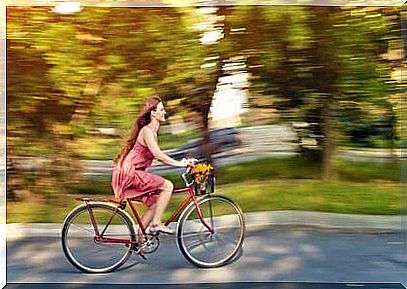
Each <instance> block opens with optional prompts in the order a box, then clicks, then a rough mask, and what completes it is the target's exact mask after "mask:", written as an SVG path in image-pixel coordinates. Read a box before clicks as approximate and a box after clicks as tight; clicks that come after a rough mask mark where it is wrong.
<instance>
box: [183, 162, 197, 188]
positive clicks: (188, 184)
mask: <svg viewBox="0 0 407 289" xmlns="http://www.w3.org/2000/svg"><path fill="white" fill-rule="evenodd" d="M191 168H192V167H191V166H187V169H186V170H185V173H183V174H182V175H181V176H182V178H183V179H184V181H185V185H186V186H187V187H190V186H191V185H192V184H193V183H194V181H192V182H190V183H188V180H187V175H188V174H189V172H190V171H191Z"/></svg>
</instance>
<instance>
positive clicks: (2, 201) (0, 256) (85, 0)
mask: <svg viewBox="0 0 407 289" xmlns="http://www.w3.org/2000/svg"><path fill="white" fill-rule="evenodd" d="M73 1H75V0H73ZM164 1H165V0H147V1H143V0H77V1H75V2H80V4H81V5H82V6H99V7H174V6H219V5H226V6H233V5H241V6H243V5H267V6H268V5H276V6H280V5H287V6H295V5H301V6H399V7H401V6H403V5H404V3H405V0H303V1H301V0H254V1H251V0H246V1H244V0H213V1H212V2H213V4H204V5H202V4H201V3H200V2H201V1H198V0H193V1H192V0H191V1H190V4H187V5H185V4H181V3H180V4H177V0H173V3H174V4H168V3H169V2H168V1H167V3H163V2H164ZM61 2H68V1H67V0H51V1H49V0H2V1H1V0H0V70H1V72H0V75H1V76H0V119H1V122H0V131H1V133H0V135H1V141H0V160H1V161H0V166H1V169H0V184H1V185H0V187H1V190H0V288H3V287H4V286H5V285H6V281H7V280H6V279H7V274H6V273H7V272H6V264H7V262H6V173H7V172H6V170H7V165H6V150H7V148H6V125H7V124H6V120H7V118H6V115H7V113H6V83H7V82H6V73H7V69H6V66H7V61H6V59H7V58H6V55H7V52H6V7H7V6H56V5H58V4H60V3H61ZM181 2H183V1H181ZM146 3H148V5H146ZM178 3H179V2H178ZM184 3H185V2H184ZM403 13H407V12H405V11H404V12H403V9H402V8H401V14H403ZM406 17H407V16H406ZM402 33H403V32H402ZM404 33H407V32H404ZM403 90H404V89H403ZM402 109H403V108H402ZM402 121H403V120H402ZM401 173H402V174H403V168H402V171H401ZM403 180H404V176H402V177H401V182H403ZM404 188H405V187H404V185H403V184H402V190H401V197H402V198H403V196H404V194H405V190H404ZM403 205H404V202H403V201H402V207H403ZM403 217H404V216H402V220H401V229H402V230H403V229H406V228H407V224H406V223H405V222H404V221H405V220H404V218H403ZM405 253H406V252H404V254H405ZM249 282H250V281H249ZM254 282H256V283H262V281H254ZM225 283H228V282H225ZM294 283H298V282H294ZM338 283H346V282H338ZM351 283H352V284H357V283H358V282H351ZM92 284H97V283H92ZM152 284H156V283H152ZM364 284H369V283H364ZM400 284H401V283H400ZM138 285H140V284H138Z"/></svg>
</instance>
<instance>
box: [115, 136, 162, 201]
mask: <svg viewBox="0 0 407 289" xmlns="http://www.w3.org/2000/svg"><path fill="white" fill-rule="evenodd" d="M153 160H154V156H153V154H152V153H151V151H150V150H149V148H148V147H146V146H144V145H142V144H141V143H140V142H139V141H136V144H135V145H134V147H133V149H132V150H131V151H130V152H129V153H128V155H127V156H126V158H125V159H124V161H123V163H122V166H121V167H120V164H119V163H116V164H115V166H114V168H113V173H112V187H113V190H114V194H115V196H116V198H118V199H127V198H135V199H136V200H139V201H142V202H143V203H144V204H145V205H147V206H149V207H150V206H152V205H154V204H155V203H156V202H157V199H158V193H159V190H158V189H159V188H160V187H162V185H163V184H164V181H165V179H164V178H163V177H160V176H157V175H153V174H151V173H149V172H146V171H145V169H146V168H148V167H149V166H151V163H152V162H153Z"/></svg>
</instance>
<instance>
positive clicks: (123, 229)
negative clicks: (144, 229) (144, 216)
mask: <svg viewBox="0 0 407 289" xmlns="http://www.w3.org/2000/svg"><path fill="white" fill-rule="evenodd" d="M115 211H116V210H115V208H114V207H112V206H110V205H105V204H94V205H92V213H93V215H94V221H95V222H96V224H97V226H98V230H99V232H100V233H102V231H101V230H100V228H105V226H106V224H107V221H108V220H110V219H111V220H112V223H111V224H110V225H109V227H108V228H107V230H106V232H105V234H104V236H103V237H105V238H120V239H123V240H129V242H131V241H135V233H134V229H133V225H132V222H131V221H130V220H129V219H128V217H126V216H125V215H124V214H123V213H122V212H120V211H117V212H116V213H115ZM113 214H114V215H113ZM112 216H113V218H112ZM90 220H91V218H90V217H89V211H88V209H87V208H86V207H79V208H78V209H77V210H76V211H74V212H73V213H71V214H70V215H69V217H68V218H67V221H66V223H65V224H64V228H63V240H62V245H63V248H64V253H65V255H66V257H67V258H68V260H69V261H70V262H71V263H72V264H73V265H74V266H75V267H77V268H78V269H80V270H82V271H84V272H90V273H105V272H110V271H113V270H115V269H117V268H118V267H119V266H121V265H122V264H123V263H124V262H125V261H126V260H127V259H128V257H129V256H130V254H131V252H132V249H131V246H130V245H129V246H126V245H125V244H124V243H113V242H100V241H96V240H95V237H96V234H95V231H94V229H93V223H91V221H90ZM89 228H91V229H89ZM109 230H110V231H109ZM81 232H86V234H83V233H81Z"/></svg>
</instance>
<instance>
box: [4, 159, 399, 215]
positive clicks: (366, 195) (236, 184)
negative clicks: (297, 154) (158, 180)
mask: <svg viewBox="0 0 407 289" xmlns="http://www.w3.org/2000/svg"><path fill="white" fill-rule="evenodd" d="M334 166H335V168H336V171H337V179H336V180H334V181H330V182H324V181H321V168H320V166H318V165H317V164H316V162H313V161H310V160H309V159H306V158H266V159H260V160H256V161H252V162H248V163H241V164H235V165H231V166H227V167H222V168H219V169H218V170H217V172H216V175H217V190H216V191H217V193H220V194H225V195H227V196H230V197H231V198H233V199H234V200H236V201H238V202H239V203H240V205H241V207H242V209H243V210H244V211H245V212H254V211H269V210H270V211H273V210H306V211H319V212H335V213H349V214H379V215H394V214H400V213H401V185H400V169H401V166H402V163H401V162H397V163H395V164H394V163H370V162H364V163H363V162H360V163H353V162H351V161H345V160H335V161H334ZM165 177H166V178H168V179H170V180H172V181H173V182H174V184H175V186H176V187H180V186H182V184H183V182H182V180H181V178H180V176H179V175H178V174H170V175H166V176H165ZM110 180H111V178H110V176H105V177H101V178H97V179H93V180H89V181H87V182H84V183H82V184H79V185H78V184H77V185H66V186H65V190H64V191H67V192H71V194H65V195H58V196H53V197H52V199H33V200H30V201H25V202H8V203H7V221H8V222H9V223H13V222H23V223H24V222H27V223H31V222H62V221H63V220H64V218H65V216H66V214H67V213H68V212H69V211H70V210H71V209H72V208H73V207H74V206H75V205H77V204H79V202H77V201H75V200H74V198H75V196H83V195H91V194H94V195H101V196H104V197H106V196H109V197H110V196H113V192H112V188H111V186H110ZM180 201H182V200H181V199H179V198H174V200H173V202H172V203H171V204H170V205H169V207H168V210H167V215H166V217H168V212H172V211H174V210H175V207H176V205H177V204H179V202H180ZM139 209H140V210H143V209H144V208H142V207H141V206H139Z"/></svg>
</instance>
